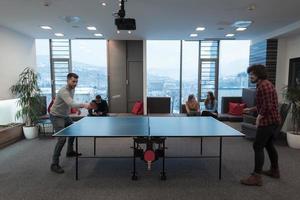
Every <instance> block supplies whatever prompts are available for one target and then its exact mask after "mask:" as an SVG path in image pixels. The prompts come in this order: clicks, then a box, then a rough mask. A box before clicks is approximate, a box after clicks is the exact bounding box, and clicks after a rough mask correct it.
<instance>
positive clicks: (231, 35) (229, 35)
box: [226, 33, 234, 37]
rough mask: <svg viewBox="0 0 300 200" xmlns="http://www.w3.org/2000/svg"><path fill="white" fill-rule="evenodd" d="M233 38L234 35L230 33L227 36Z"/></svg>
mask: <svg viewBox="0 0 300 200" xmlns="http://www.w3.org/2000/svg"><path fill="white" fill-rule="evenodd" d="M233 36H234V34H233V33H228V34H227V35H226V37H233Z"/></svg>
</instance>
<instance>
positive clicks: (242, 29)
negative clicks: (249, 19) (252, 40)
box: [235, 27, 247, 31]
mask: <svg viewBox="0 0 300 200" xmlns="http://www.w3.org/2000/svg"><path fill="white" fill-rule="evenodd" d="M246 29H247V28H246V27H239V28H237V29H235V30H236V31H245V30H246Z"/></svg>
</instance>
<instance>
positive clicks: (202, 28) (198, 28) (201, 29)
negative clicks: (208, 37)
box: [196, 27, 205, 31]
mask: <svg viewBox="0 0 300 200" xmlns="http://www.w3.org/2000/svg"><path fill="white" fill-rule="evenodd" d="M204 30H205V27H197V28H196V31H204Z"/></svg>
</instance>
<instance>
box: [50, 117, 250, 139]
mask: <svg viewBox="0 0 300 200" xmlns="http://www.w3.org/2000/svg"><path fill="white" fill-rule="evenodd" d="M54 136H57V137H72V136H73V137H147V136H148V137H241V136H244V134H242V133H240V132H239V131H237V130H235V129H233V128H231V127H230V126H228V125H226V124H224V123H222V122H220V121H218V120H216V119H214V118H212V117H148V116H139V117H85V118H83V119H81V120H80V121H78V122H75V123H74V124H72V125H71V126H69V127H67V128H65V129H62V130H61V131H59V132H57V133H56V134H54Z"/></svg>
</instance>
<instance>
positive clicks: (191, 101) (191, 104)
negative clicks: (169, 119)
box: [185, 94, 201, 116]
mask: <svg viewBox="0 0 300 200" xmlns="http://www.w3.org/2000/svg"><path fill="white" fill-rule="evenodd" d="M185 108H186V112H187V116H200V115H201V114H200V107H199V103H198V101H197V100H196V97H195V96H194V95H193V94H190V95H189V97H188V100H187V102H186V103H185Z"/></svg>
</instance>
